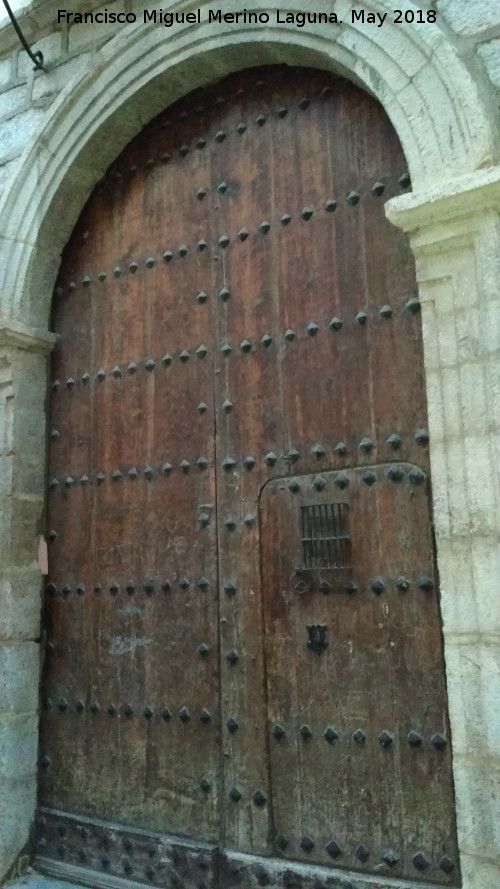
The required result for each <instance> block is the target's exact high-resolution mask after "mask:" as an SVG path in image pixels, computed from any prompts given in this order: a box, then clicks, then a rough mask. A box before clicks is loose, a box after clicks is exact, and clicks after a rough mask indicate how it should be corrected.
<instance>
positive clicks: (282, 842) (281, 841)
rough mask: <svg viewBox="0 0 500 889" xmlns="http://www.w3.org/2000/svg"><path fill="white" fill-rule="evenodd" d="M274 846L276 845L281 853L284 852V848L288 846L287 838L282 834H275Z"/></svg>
mask: <svg viewBox="0 0 500 889" xmlns="http://www.w3.org/2000/svg"><path fill="white" fill-rule="evenodd" d="M276 845H277V847H278V849H280V850H281V851H282V852H284V851H285V849H286V847H287V846H288V837H286V836H285V834H283V833H279V834H277V836H276Z"/></svg>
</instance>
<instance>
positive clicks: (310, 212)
mask: <svg viewBox="0 0 500 889" xmlns="http://www.w3.org/2000/svg"><path fill="white" fill-rule="evenodd" d="M300 216H301V219H304V220H305V221H306V222H307V220H309V219H311V218H312V216H314V207H303V208H302V210H301V211H300Z"/></svg>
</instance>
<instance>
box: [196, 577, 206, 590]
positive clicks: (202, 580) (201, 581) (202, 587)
mask: <svg viewBox="0 0 500 889" xmlns="http://www.w3.org/2000/svg"><path fill="white" fill-rule="evenodd" d="M198 587H199V589H200V590H208V580H207V578H206V577H200V579H199V581H198Z"/></svg>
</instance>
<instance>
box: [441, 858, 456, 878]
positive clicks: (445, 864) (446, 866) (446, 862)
mask: <svg viewBox="0 0 500 889" xmlns="http://www.w3.org/2000/svg"><path fill="white" fill-rule="evenodd" d="M439 867H440V868H441V870H442V871H443V872H444V873H445V874H451V873H452V871H453V870H454V869H455V862H454V861H453V858H448V856H447V855H443V857H442V858H441V859H440V860H439Z"/></svg>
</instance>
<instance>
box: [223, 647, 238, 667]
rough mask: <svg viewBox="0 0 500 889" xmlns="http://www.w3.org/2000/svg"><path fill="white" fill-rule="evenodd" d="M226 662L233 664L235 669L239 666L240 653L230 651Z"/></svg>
mask: <svg viewBox="0 0 500 889" xmlns="http://www.w3.org/2000/svg"><path fill="white" fill-rule="evenodd" d="M226 660H227V662H228V663H229V664H231V666H232V667H234V665H235V664H237V663H238V661H239V656H238V652H237V651H235V650H234V648H233V649H231V651H228V653H227V654H226Z"/></svg>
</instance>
